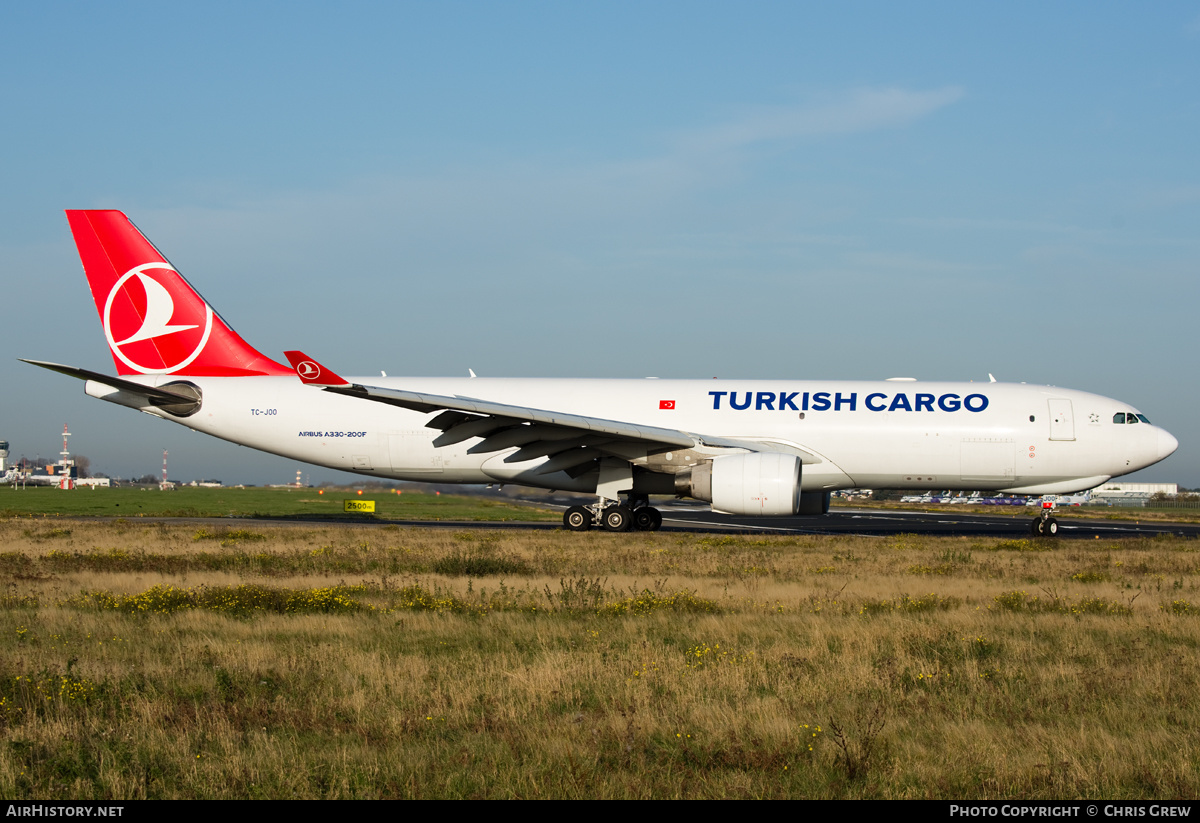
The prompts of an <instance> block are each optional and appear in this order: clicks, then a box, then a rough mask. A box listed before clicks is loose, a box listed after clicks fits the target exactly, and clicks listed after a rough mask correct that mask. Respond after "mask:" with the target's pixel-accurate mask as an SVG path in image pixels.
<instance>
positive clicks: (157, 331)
mask: <svg viewBox="0 0 1200 823" xmlns="http://www.w3.org/2000/svg"><path fill="white" fill-rule="evenodd" d="M179 283H180V278H179V272H177V271H176V270H175V269H174V268H173V267H171V266H169V265H167V264H166V263H145V264H143V265H141V266H135V267H134V268H132V269H130V270H129V271H127V272H125V274H123V275H121V277H120V278H118V279H117V282H116V284H115V285H114V286H113V287H112V291H110V292H109V293H108V299H107V300H106V301H105V303H104V315H103V318H102V320H103V322H104V335H105V337H107V338H108V345H109V346H110V347H111V348H112V351H113V354H115V355H116V356H117V357H118V358H120V360H121V362H123V363H124V364H125V365H127V366H129V368H131V369H133V370H134V371H137V372H141V373H142V374H170V373H171V372H175V371H178V370H179V369H182V368H184V367H185V366H187V365H188V364H190V363H191V362H192V361H193V360H195V359H196V358H197V357H198V356H199V355H200V352H202V351H204V346H205V345H206V344H207V343H208V338H209V335H210V334H211V333H212V327H213V310H212V307H211V306H209V305H208V304H207V303H205V302H204V301H203V300H200V299H190V300H189V299H183V300H181V301H180V303H181V305H179V306H177V305H176V300H175V297H174V296H172V294H171V291H170V288H169V287H171V286H176V287H177V285H178V284H179ZM188 296H189V297H191V295H190V294H189V295H188Z"/></svg>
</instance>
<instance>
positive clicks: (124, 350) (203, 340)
mask: <svg viewBox="0 0 1200 823" xmlns="http://www.w3.org/2000/svg"><path fill="white" fill-rule="evenodd" d="M67 220H68V221H70V223H71V233H72V234H73V235H75V245H76V246H77V247H78V248H79V257H80V259H81V260H83V271H84V273H85V274H86V275H87V279H88V285H89V286H91V289H92V299H93V300H95V301H96V311H98V312H99V313H100V322H101V324H102V325H103V326H104V336H105V337H107V338H108V347H109V349H110V350H111V351H112V356H113V361H114V362H115V363H116V365H117V374H121V375H130V374H178V375H190V376H195V377H236V376H245V375H266V374H278V375H285V374H292V373H293V372H292V370H291V369H289V368H287V367H286V366H283V365H280V364H279V363H276V362H275V361H274V360H272V359H271V358H269V357H267V356H266V355H264V354H262V353H260V352H259V351H257V350H256V349H254V348H253V347H252V346H250V344H248V343H247V342H246V341H245V340H243V339H242V338H241V337H239V336H238V334H237V332H235V331H234V330H233V329H231V328H229V326H228V325H226V323H225V321H224V320H222V319H221V317H220V315H218V314H217V313H216V312H214V311H213V310H212V307H211V306H209V305H208V303H206V302H205V300H204V298H203V297H201V296H200V295H199V294H197V293H196V290H195V289H193V288H192V287H191V286H190V285H188V282H187V281H186V280H184V279H183V276H182V275H181V274H180V273H179V272H178V271H176V270H175V267H174V266H172V265H171V264H170V263H168V262H167V259H166V258H165V257H163V256H162V255H161V254H160V253H159V251H158V249H156V248H154V246H153V245H152V244H151V243H150V241H149V240H147V239H146V238H145V237H144V236H143V235H142V233H141V232H140V231H138V230H137V227H135V226H134V225H133V223H131V222H129V218H127V217H126V216H125V215H124V214H122V213H121V212H119V211H111V210H109V211H68V212H67Z"/></svg>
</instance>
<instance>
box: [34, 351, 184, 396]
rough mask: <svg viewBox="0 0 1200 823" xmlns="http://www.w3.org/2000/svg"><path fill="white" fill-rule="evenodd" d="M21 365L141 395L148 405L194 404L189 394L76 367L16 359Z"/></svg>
mask: <svg viewBox="0 0 1200 823" xmlns="http://www.w3.org/2000/svg"><path fill="white" fill-rule="evenodd" d="M17 359H18V360H20V361H21V362H22V363H28V364H29V365H31V366H38V367H40V368H43V369H49V370H50V371H56V372H58V373H59V374H65V375H67V376H68V377H74V378H77V379H79V380H93V381H95V382H97V383H101V384H103V385H105V386H111V387H112V388H114V389H119V390H121V391H126V392H129V393H130V394H137V395H142V396H144V397H146V398H148V399H149V400H150V401H151V402H150V405H173V404H192V403H195V402H196V398H195V396H194V395H191V394H182V393H180V392H174V391H171V390H170V389H161V388H158V387H156V386H143V385H142V384H141V383H135V382H133V381H132V380H123V379H121V378H120V377H110V376H109V375H107V374H101V373H100V372H95V371H89V370H88V369H81V368H78V367H76V366H64V365H62V364H61V363H47V362H45V361H43V360H26V359H25V358H23V357H18V358H17Z"/></svg>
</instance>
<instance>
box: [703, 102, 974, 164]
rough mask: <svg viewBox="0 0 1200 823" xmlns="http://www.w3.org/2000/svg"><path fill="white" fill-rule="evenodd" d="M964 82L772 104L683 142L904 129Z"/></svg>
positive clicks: (731, 142) (711, 146) (709, 145)
mask: <svg viewBox="0 0 1200 823" xmlns="http://www.w3.org/2000/svg"><path fill="white" fill-rule="evenodd" d="M963 94H964V91H963V89H962V88H961V87H959V86H947V87H944V88H941V89H934V90H932V91H911V90H909V89H899V88H885V89H855V90H853V91H850V92H849V93H847V94H845V95H843V96H841V97H839V98H834V99H826V100H824V101H822V102H819V103H818V104H816V105H811V104H807V105H806V104H801V105H792V106H771V107H767V108H761V109H758V110H757V111H752V112H750V113H748V114H747V115H746V116H744V117H742V118H740V119H738V120H735V121H733V122H730V123H725V124H722V125H719V126H714V127H712V128H709V129H702V130H699V131H696V132H693V133H691V134H690V135H687V136H686V137H685V138H684V139H683V141H682V142H683V145H684V146H686V147H687V148H689V149H691V150H693V151H696V150H700V151H720V150H723V149H732V148H739V147H742V146H748V145H752V144H754V143H763V142H767V141H774V140H795V139H800V138H813V137H828V136H832V135H839V134H853V133H857V132H866V131H877V130H879V129H890V128H900V127H902V126H906V125H908V124H909V123H912V122H913V121H915V120H918V119H920V118H922V117H925V116H927V115H929V114H932V113H933V112H935V111H937V110H938V109H941V108H944V107H945V106H948V105H950V104H952V103H955V102H957V101H958V100H960V99H962V97H963Z"/></svg>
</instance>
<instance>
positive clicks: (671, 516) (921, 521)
mask: <svg viewBox="0 0 1200 823" xmlns="http://www.w3.org/2000/svg"><path fill="white" fill-rule="evenodd" d="M663 518H664V519H663V529H664V530H668V529H669V530H675V531H696V530H698V529H704V530H719V531H740V532H759V533H764V534H856V535H874V536H878V537H886V536H889V535H896V534H936V535H945V536H948V537H949V536H965V537H1007V538H1020V537H1029V536H1030V528H1029V527H1030V524H1031V523H1032V522H1033V515H1032V513H1031V514H1029V515H1027V516H1019V515H1014V516H1007V517H1001V516H997V515H987V514H966V513H964V514H959V513H957V512H953V513H951V512H916V511H911V512H910V511H894V510H880V509H843V508H838V509H834V510H833V511H831V512H830V513H829V514H827V515H823V516H821V517H769V518H765V517H742V516H737V515H727V514H714V513H712V512H710V511H703V510H700V509H698V508H697V509H693V510H679V509H675V508H664V509H663ZM1058 523H1059V533H1058V537H1059V538H1063V539H1068V540H1070V539H1085V540H1095V539H1096V538H1097V537H1100V538H1117V537H1152V536H1154V535H1157V534H1170V535H1176V536H1181V537H1200V525H1192V524H1186V523H1164V522H1158V521H1155V522H1137V521H1135V520H1091V519H1087V520H1085V519H1077V518H1074V517H1059V518H1058Z"/></svg>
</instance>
